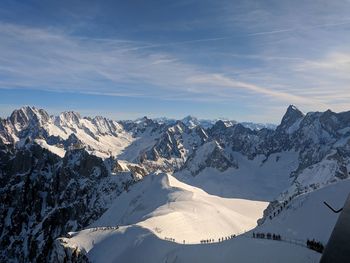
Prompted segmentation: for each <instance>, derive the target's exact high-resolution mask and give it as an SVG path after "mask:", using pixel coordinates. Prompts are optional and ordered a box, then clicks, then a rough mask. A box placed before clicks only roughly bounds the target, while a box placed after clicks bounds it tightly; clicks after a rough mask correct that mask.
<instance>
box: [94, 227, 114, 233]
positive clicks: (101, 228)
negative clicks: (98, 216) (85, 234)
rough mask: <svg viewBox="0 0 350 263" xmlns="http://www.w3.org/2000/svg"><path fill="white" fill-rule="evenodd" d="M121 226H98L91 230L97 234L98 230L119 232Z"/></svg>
mask: <svg viewBox="0 0 350 263" xmlns="http://www.w3.org/2000/svg"><path fill="white" fill-rule="evenodd" d="M117 229H119V226H98V227H94V228H92V229H91V232H95V231H97V230H117Z"/></svg>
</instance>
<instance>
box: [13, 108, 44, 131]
mask: <svg viewBox="0 0 350 263" xmlns="http://www.w3.org/2000/svg"><path fill="white" fill-rule="evenodd" d="M49 119H50V116H49V114H48V113H47V112H46V111H45V110H43V109H37V108H36V107H34V106H32V107H31V106H24V107H21V108H20V109H16V110H14V111H13V112H12V114H11V116H10V118H9V120H10V122H11V123H12V125H14V126H15V127H16V128H17V129H22V128H25V127H27V126H28V125H29V123H30V122H32V121H34V122H35V123H39V124H43V123H45V122H47V121H49Z"/></svg>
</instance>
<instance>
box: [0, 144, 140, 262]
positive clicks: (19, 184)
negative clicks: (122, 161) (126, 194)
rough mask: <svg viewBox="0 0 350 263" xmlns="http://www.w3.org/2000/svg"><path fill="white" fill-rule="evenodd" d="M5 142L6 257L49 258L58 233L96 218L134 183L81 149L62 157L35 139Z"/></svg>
mask: <svg viewBox="0 0 350 263" xmlns="http://www.w3.org/2000/svg"><path fill="white" fill-rule="evenodd" d="M0 147H1V148H2V150H1V153H0V154H1V162H0V165H1V173H0V195H1V201H0V236H1V242H0V261H2V262H9V261H10V262H11V261H18V262H47V261H48V258H49V256H50V253H51V251H52V248H53V242H54V240H55V238H57V237H59V236H63V235H65V234H66V233H67V232H69V231H75V230H78V229H81V228H83V227H85V226H87V225H88V224H90V223H92V222H94V221H95V220H96V219H97V218H98V217H99V216H101V215H102V213H103V212H104V211H105V210H106V209H107V208H108V205H109V203H110V202H111V201H112V200H113V199H114V198H115V197H116V196H117V195H119V194H120V193H122V192H123V191H124V190H125V187H126V186H129V185H130V184H132V183H134V182H135V179H134V178H133V177H132V176H131V175H129V176H128V177H125V176H124V177H121V178H120V180H115V179H114V177H115V176H118V174H112V171H111V170H110V165H107V164H106V163H105V161H103V160H102V159H101V158H98V157H96V156H93V155H90V154H88V153H87V152H86V151H84V150H81V149H80V150H73V151H69V152H67V154H66V155H65V157H64V158H63V159H62V158H60V157H58V156H57V155H55V154H53V153H51V152H49V151H48V150H46V149H43V148H41V147H40V146H38V145H36V144H31V145H28V146H27V147H26V148H21V149H19V150H17V151H15V150H11V149H10V146H6V145H5V146H4V145H3V144H0ZM73 254H74V253H73ZM82 262H83V261H82Z"/></svg>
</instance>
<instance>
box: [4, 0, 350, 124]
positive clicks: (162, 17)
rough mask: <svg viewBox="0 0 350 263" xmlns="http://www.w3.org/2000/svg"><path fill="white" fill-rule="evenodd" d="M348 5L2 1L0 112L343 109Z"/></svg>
mask: <svg viewBox="0 0 350 263" xmlns="http://www.w3.org/2000/svg"><path fill="white" fill-rule="evenodd" d="M349 83H350V0H332V1H329V0H312V1H311V0H310V1H309V0H303V1H302V0H284V1H280V0H243V1H236V0H220V1H209V0H187V1H185V0H177V1H167V0H162V1H155V0H147V1H146V0H145V1H141V0H139V1H136V0H127V1H88V0H85V1H83V0H81V1H76V0H69V1H66V0H60V1H53V0H52V1H51V0H50V1H33V0H25V1H16V0H2V1H0V116H1V117H6V116H8V115H9V114H10V113H11V111H12V110H14V109H15V108H18V107H21V106H23V105H30V106H36V107H39V108H44V109H46V110H47V111H48V112H49V113H51V114H57V113H59V112H61V111H66V110H75V111H78V112H80V113H81V114H82V115H84V116H95V115H103V116H107V117H109V118H112V119H135V118H138V117H142V116H149V117H161V116H165V117H169V118H177V119H179V118H183V117H184V116H187V115H194V116H197V117H199V118H203V119H216V118H227V119H233V120H237V121H253V122H269V123H276V124H278V123H279V122H280V119H281V117H282V115H283V114H284V112H285V110H286V108H287V107H288V105H290V104H293V105H296V106H297V107H298V108H299V109H300V110H302V111H303V112H308V111H324V110H327V109H331V110H333V111H336V112H340V111H346V110H350V103H349V101H350V85H349Z"/></svg>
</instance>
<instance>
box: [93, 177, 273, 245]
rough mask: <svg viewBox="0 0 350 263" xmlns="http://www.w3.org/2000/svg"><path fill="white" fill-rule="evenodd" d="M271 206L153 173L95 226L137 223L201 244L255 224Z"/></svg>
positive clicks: (158, 233) (133, 188)
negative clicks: (206, 190) (212, 192)
mask: <svg viewBox="0 0 350 263" xmlns="http://www.w3.org/2000/svg"><path fill="white" fill-rule="evenodd" d="M267 205H268V203H267V202H259V201H250V200H244V199H226V198H221V197H218V196H212V195H209V194H207V193H206V192H204V191H203V190H201V189H199V188H196V187H193V186H189V185H187V184H185V183H182V182H180V181H179V180H177V179H176V178H174V177H173V176H171V175H169V174H159V175H156V174H153V175H149V176H148V177H146V178H145V179H144V180H143V181H142V183H139V184H137V185H135V186H133V187H132V188H131V189H130V191H129V192H126V193H123V194H122V195H120V196H119V197H118V198H116V200H115V202H114V204H113V205H112V206H111V207H110V209H109V210H108V211H107V212H106V213H105V214H104V215H103V216H102V217H101V218H100V219H98V220H97V221H96V222H95V223H93V224H92V225H91V227H97V226H116V225H130V224H137V225H139V226H142V227H144V228H147V229H149V230H150V231H152V232H154V233H155V235H157V236H158V237H159V238H161V239H165V238H167V237H168V238H174V239H175V240H177V242H183V240H186V243H200V240H201V239H207V238H214V239H216V240H217V239H218V238H220V237H223V236H228V235H233V234H238V233H242V232H243V231H246V230H249V229H251V228H253V227H255V226H256V222H257V219H258V218H260V217H261V216H262V211H263V210H264V209H265V208H266V207H267Z"/></svg>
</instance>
